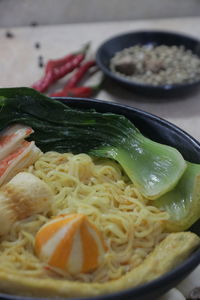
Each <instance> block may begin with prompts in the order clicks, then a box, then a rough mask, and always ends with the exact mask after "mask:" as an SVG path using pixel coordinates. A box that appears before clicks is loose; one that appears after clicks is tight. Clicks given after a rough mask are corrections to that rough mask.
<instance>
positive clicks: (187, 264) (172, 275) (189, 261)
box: [0, 97, 200, 300]
mask: <svg viewBox="0 0 200 300" xmlns="http://www.w3.org/2000/svg"><path fill="white" fill-rule="evenodd" d="M52 98H53V99H56V100H58V101H61V102H63V103H65V104H66V105H67V104H69V106H70V103H71V104H74V103H78V102H81V103H85V104H87V105H86V108H87V109H88V106H89V104H91V102H92V103H94V104H97V105H100V106H101V105H104V106H107V107H117V108H121V109H125V110H128V111H133V112H136V113H139V114H142V115H144V116H146V117H148V118H149V119H151V120H156V121H157V122H158V123H161V124H163V125H164V126H165V127H167V128H170V129H173V130H174V131H175V132H177V133H180V134H181V135H183V136H184V137H186V138H187V139H188V140H190V141H191V143H192V144H193V145H194V146H195V147H196V148H198V149H199V151H200V142H198V141H197V140H196V139H195V138H193V137H192V136H191V135H190V134H188V133H187V132H186V131H184V130H182V129H181V128H179V127H178V126H176V125H174V124H173V123H171V122H169V121H167V120H165V119H163V118H160V117H158V116H156V115H154V114H152V113H148V112H146V111H144V110H141V109H138V108H135V107H132V106H129V105H124V104H119V103H115V102H111V101H104V100H99V99H90V98H73V97H52ZM75 109H76V108H75ZM97 111H98V109H97ZM199 263H200V246H199V247H197V248H196V250H194V251H193V252H192V254H191V255H190V256H189V257H188V258H186V259H185V260H184V261H183V262H182V263H180V264H179V265H178V266H176V267H175V268H174V269H172V270H170V271H168V272H166V273H165V274H163V275H161V276H159V277H158V278H155V279H153V280H151V281H149V282H147V283H144V284H141V285H139V286H135V287H132V288H128V289H125V290H122V291H119V292H114V293H111V294H103V295H102V296H101V295H100V296H96V297H79V298H77V297H76V298H66V297H64V298H63V297H57V298H55V297H53V298H49V297H35V296H17V295H12V294H7V293H0V300H55V299H58V300H84V299H85V300H86V299H87V300H115V299H116V297H117V298H119V299H123V297H137V296H139V295H140V294H141V292H142V294H143V293H144V294H146V293H148V292H150V291H152V290H154V289H158V288H159V287H160V286H162V285H163V286H164V284H166V283H167V282H170V281H173V280H175V279H176V278H178V277H180V278H182V275H183V274H185V273H186V274H189V273H190V272H192V271H193V270H194V269H195V267H197V266H198V264H199ZM186 277H187V275H186V276H184V278H186ZM165 292H166V291H165ZM124 299H126V298H124ZM128 299H130V298H128Z"/></svg>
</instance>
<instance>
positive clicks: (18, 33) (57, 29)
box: [0, 18, 200, 299]
mask: <svg viewBox="0 0 200 300" xmlns="http://www.w3.org/2000/svg"><path fill="white" fill-rule="evenodd" d="M140 29H148V30H150V29H159V30H172V31H178V32H182V33H186V34H190V35H192V36H194V37H197V38H199V39H200V18H184V19H166V20H146V21H134V22H133V21H126V22H109V23H88V24H73V25H58V26H44V27H24V28H11V29H10V30H11V31H12V32H13V33H14V38H13V39H6V38H5V32H6V29H0V87H13V86H30V85H31V84H32V83H33V82H34V81H36V80H37V79H38V78H40V76H41V75H42V72H43V70H42V69H40V68H38V63H37V60H38V56H39V55H42V56H44V59H45V61H47V60H48V59H50V58H58V57H62V56H64V55H66V54H67V53H70V52H72V51H76V50H77V49H80V47H81V46H82V45H83V44H84V43H85V42H87V41H91V43H92V51H93V53H95V50H96V49H97V47H98V46H99V45H100V44H101V43H102V42H103V41H104V40H105V39H107V38H109V37H111V36H113V35H116V34H119V33H123V32H126V31H133V30H140ZM35 42H40V43H41V48H40V49H36V48H35V47H34V44H35ZM58 86H59V84H58V85H57V87H58ZM96 98H98V99H102V100H108V101H115V102H119V103H124V104H127V105H131V106H134V107H137V108H140V109H143V110H145V111H148V112H151V113H154V114H156V115H158V116H160V117H162V118H165V119H167V120H169V121H171V122H173V123H175V124H176V125H178V126H179V127H181V128H183V129H184V130H185V131H187V132H188V133H190V134H191V135H192V136H194V137H195V138H196V139H198V140H199V141H200V89H199V90H197V91H196V92H195V93H193V94H190V95H189V96H184V97H183V96H181V97H176V98H172V99H170V100H167V99H164V98H163V99H162V98H161V99H154V98H148V97H143V96H140V95H138V94H136V93H134V91H128V90H126V89H124V88H121V87H120V86H118V85H117V84H115V83H114V82H107V84H106V87H105V88H104V89H103V90H102V91H100V92H99V94H98V95H97V97H96ZM172 292H173V291H172ZM172 292H170V293H172ZM179 296H180V295H179ZM166 297H167V296H166ZM163 299H169V297H168V298H163ZM171 299H172V298H171ZM179 299H181V298H180V297H179ZM183 299H184V298H183Z"/></svg>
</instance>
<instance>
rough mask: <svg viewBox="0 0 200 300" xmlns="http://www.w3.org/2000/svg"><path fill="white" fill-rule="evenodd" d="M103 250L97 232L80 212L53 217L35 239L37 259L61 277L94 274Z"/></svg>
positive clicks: (102, 242)
mask: <svg viewBox="0 0 200 300" xmlns="http://www.w3.org/2000/svg"><path fill="white" fill-rule="evenodd" d="M105 251H106V246H105V243H104V241H103V239H102V237H101V233H100V232H99V230H98V229H97V228H96V226H95V225H94V224H92V223H91V222H90V221H89V220H88V218H87V216H85V215H84V214H79V213H77V214H69V215H60V216H58V217H55V218H54V219H52V220H51V221H49V222H48V223H47V224H45V225H44V226H43V227H41V228H40V230H39V231H38V233H37V234H36V238H35V252H36V254H37V256H38V257H39V258H40V259H41V260H42V261H43V262H45V263H47V264H48V267H50V269H51V268H52V269H53V270H54V271H57V272H58V273H59V272H60V273H61V274H63V273H64V272H68V273H70V274H79V273H87V272H91V271H94V270H95V269H96V268H97V267H98V266H99V265H100V264H101V263H102V261H103V258H104V254H105Z"/></svg>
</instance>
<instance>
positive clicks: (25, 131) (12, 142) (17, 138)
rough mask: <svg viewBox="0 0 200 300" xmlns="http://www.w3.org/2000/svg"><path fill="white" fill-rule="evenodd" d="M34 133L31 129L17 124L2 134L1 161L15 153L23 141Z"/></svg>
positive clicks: (0, 138)
mask: <svg viewBox="0 0 200 300" xmlns="http://www.w3.org/2000/svg"><path fill="white" fill-rule="evenodd" d="M31 133H33V129H32V128H31V127H28V126H25V125H21V124H15V125H11V126H9V127H7V128H5V129H4V130H2V131H1V132H0V160H1V159H3V158H4V157H6V156H7V155H8V154H10V153H11V152H13V151H14V150H15V149H16V148H17V147H18V145H19V144H20V143H21V141H22V140H23V139H25V138H26V137H28V136H29V135H30V134H31Z"/></svg>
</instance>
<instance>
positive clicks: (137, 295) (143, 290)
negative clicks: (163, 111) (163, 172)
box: [0, 98, 200, 300]
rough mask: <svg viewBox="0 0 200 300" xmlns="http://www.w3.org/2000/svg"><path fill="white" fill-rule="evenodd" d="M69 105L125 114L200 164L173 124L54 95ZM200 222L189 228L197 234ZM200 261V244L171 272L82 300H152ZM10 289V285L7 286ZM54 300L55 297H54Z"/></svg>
mask: <svg viewBox="0 0 200 300" xmlns="http://www.w3.org/2000/svg"><path fill="white" fill-rule="evenodd" d="M57 99H58V100H59V101H62V103H65V104H66V105H68V106H69V107H71V108H74V109H81V110H89V109H95V110H96V111H97V112H101V113H106V112H109V113H115V114H121V115H124V116H125V117H127V118H128V119H129V120H130V121H131V122H132V123H134V125H135V126H136V127H137V128H138V129H139V130H140V131H141V133H142V134H143V135H145V136H146V137H148V138H150V139H152V140H154V141H156V142H160V143H163V144H166V145H169V146H172V147H174V148H176V149H177V150H179V151H180V152H181V154H182V155H183V157H184V158H185V159H186V160H188V161H190V162H193V163H200V143H199V142H197V141H196V140H195V139H194V138H193V137H191V136H190V135H189V134H187V133H186V132H184V131H183V130H181V129H180V128H178V127H176V126H175V125H173V124H171V123H169V122H167V121H165V120H163V119H161V118H159V117H157V116H155V115H152V114H150V113H147V112H144V111H142V110H139V109H136V108H133V107H130V106H126V105H121V104H116V103H112V102H106V101H101V100H91V99H81V98H57ZM199 225H200V222H197V223H196V224H195V225H194V226H193V227H192V228H190V230H191V231H193V232H195V233H196V234H198V235H200V226H199ZM199 263H200V247H199V248H198V249H196V250H195V251H194V252H193V253H192V254H191V255H190V257H188V258H187V259H186V260H185V261H184V262H183V263H181V264H179V265H178V266H177V267H175V268H174V269H173V270H172V271H170V272H167V273H166V274H164V275H163V276H160V277H159V278H157V279H155V280H153V281H150V282H148V283H145V284H143V285H141V286H138V287H134V288H130V289H128V290H123V291H120V292H117V293H113V294H109V295H103V296H98V297H88V298H84V299H85V300H86V299H87V300H122V299H123V300H133V299H137V300H155V299H157V298H158V297H160V296H161V295H162V294H164V293H165V292H167V291H168V290H169V289H171V288H173V287H174V286H176V285H177V284H178V283H179V282H180V281H181V280H183V279H184V278H185V277H186V276H187V275H189V273H190V272H191V271H192V270H194V269H195V267H196V266H197V265H198V264H199ZM10 288H11V289H12V287H10ZM0 299H2V300H8V299H9V300H44V299H45V300H47V299H49V300H53V298H35V297H22V296H14V295H7V294H3V293H0ZM54 299H55V298H54ZM58 299H60V300H61V299H62V300H64V299H65V300H81V299H83V298H58Z"/></svg>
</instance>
